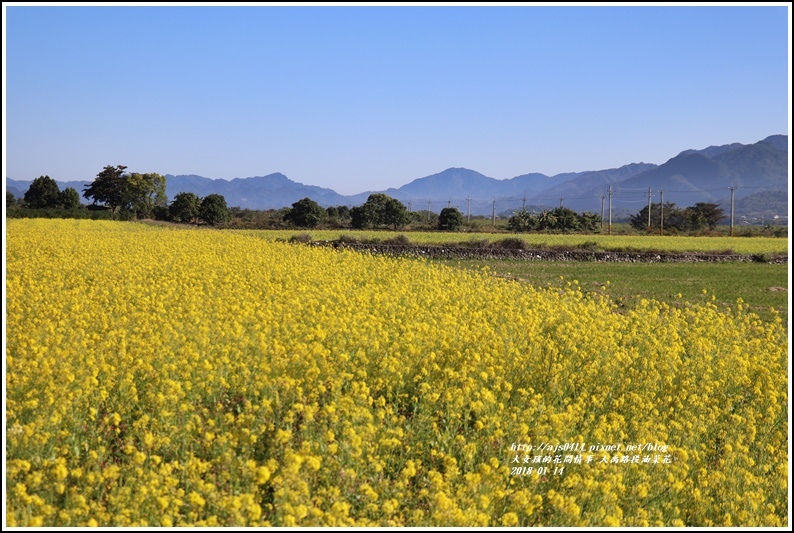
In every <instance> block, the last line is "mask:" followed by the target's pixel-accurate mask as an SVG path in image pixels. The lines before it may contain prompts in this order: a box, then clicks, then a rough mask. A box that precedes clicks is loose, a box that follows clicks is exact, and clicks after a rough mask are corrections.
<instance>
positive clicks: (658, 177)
mask: <svg viewBox="0 0 794 533" xmlns="http://www.w3.org/2000/svg"><path fill="white" fill-rule="evenodd" d="M789 181H790V177H789V172H788V136H787V135H770V136H768V137H766V138H765V139H763V140H761V141H758V142H756V143H753V144H741V143H731V144H727V145H721V146H709V147H707V148H704V149H690V150H684V151H682V152H680V153H678V154H677V155H676V156H674V157H672V158H670V159H669V160H668V161H666V162H665V163H663V164H661V165H656V164H653V163H629V164H626V165H623V166H620V167H617V168H612V169H603V170H590V171H583V172H568V173H560V174H556V175H554V176H547V175H545V174H541V173H537V172H534V173H527V174H522V175H519V176H515V177H513V178H508V179H502V180H499V179H495V178H492V177H489V176H486V175H484V174H481V173H480V172H477V171H476V170H472V169H467V168H462V167H449V168H447V169H445V170H443V171H441V172H438V173H436V174H431V175H429V176H424V177H421V178H416V179H414V180H411V181H409V182H408V183H405V184H403V185H402V186H400V187H397V188H389V189H386V190H385V191H366V192H362V193H358V194H354V195H342V194H339V193H337V192H336V191H334V190H333V189H330V188H325V187H319V186H316V185H307V184H303V183H299V182H296V181H293V180H291V179H290V178H288V177H287V176H286V175H284V174H282V173H280V172H275V173H271V174H267V175H263V176H253V177H248V178H234V179H232V180H223V179H212V178H207V177H204V176H199V175H196V174H187V175H172V174H166V195H167V196H168V198H169V200H173V198H174V196H176V194H178V193H180V192H192V193H194V194H197V195H198V196H206V195H208V194H221V195H223V196H224V197H225V198H226V201H227V204H228V205H230V206H238V207H241V208H248V209H279V208H283V207H289V206H290V205H292V204H293V203H295V202H297V201H298V200H300V199H302V198H306V197H308V198H311V199H313V200H315V201H316V202H318V203H320V204H321V205H323V206H332V205H349V206H352V205H359V204H361V203H363V202H364V201H366V199H367V197H368V196H369V194H371V193H372V192H383V193H385V194H388V195H389V196H392V197H394V198H397V199H398V200H400V201H402V202H404V203H407V204H409V205H410V207H411V209H413V210H421V209H427V208H428V207H429V208H430V209H431V210H433V211H436V212H438V211H440V209H441V208H442V207H446V206H447V205H450V206H452V205H454V206H455V207H458V208H459V209H460V210H461V211H463V212H464V214H466V213H467V212H470V213H471V214H488V215H490V214H492V212H493V210H494V209H495V208H496V205H495V203H498V211H499V212H506V211H509V210H511V209H520V208H521V207H522V206H525V205H533V206H547V207H556V206H557V205H560V204H564V205H565V206H566V207H571V208H573V209H575V210H579V211H584V210H589V211H593V212H595V211H597V210H598V209H599V208H600V206H601V205H602V204H603V198H604V197H605V196H606V195H607V191H608V190H609V189H608V188H609V187H610V186H611V187H612V191H613V198H612V200H613V204H614V203H617V204H618V205H617V207H621V205H620V204H621V202H622V203H624V204H626V205H624V206H623V207H629V206H628V205H627V204H638V207H637V210H639V209H641V207H642V203H640V200H641V196H643V195H644V196H645V197H646V200H645V201H644V202H645V203H646V204H647V190H648V188H649V187H650V189H651V191H652V196H653V195H655V196H656V198H655V199H653V201H656V202H658V201H659V197H660V194H659V193H658V191H660V190H665V191H666V195H665V201H673V202H676V203H677V204H678V205H692V204H694V203H696V202H698V201H709V202H716V201H720V199H723V198H724V197H725V193H726V192H727V191H728V190H729V188H730V187H731V186H733V187H736V188H737V189H736V194H737V197H740V196H747V195H749V194H753V193H756V192H759V191H761V190H767V191H783V190H785V191H787V190H788V183H789ZM31 182H32V180H29V181H23V180H13V179H10V178H6V189H7V191H9V192H11V193H12V194H14V195H15V196H17V197H21V196H23V195H24V192H25V191H26V190H27V188H28V187H29V186H30V183H31ZM56 183H58V185H59V187H60V188H61V189H64V188H66V187H74V188H75V189H77V190H78V192H79V193H80V194H81V196H82V192H83V189H84V188H85V187H86V186H88V185H89V184H90V183H91V182H90V181H71V182H59V181H57V180H56ZM654 193H655V194H654ZM630 207H631V208H633V207H635V206H634V205H631V206H630Z"/></svg>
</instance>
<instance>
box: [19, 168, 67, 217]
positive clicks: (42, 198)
mask: <svg viewBox="0 0 794 533" xmlns="http://www.w3.org/2000/svg"><path fill="white" fill-rule="evenodd" d="M60 201H61V190H60V189H59V188H58V184H57V183H55V180H54V179H52V178H51V177H49V176H39V177H38V178H36V179H35V180H33V183H31V184H30V188H29V189H28V190H27V192H26V193H25V205H26V206H27V207H29V208H31V209H47V208H51V207H58V206H59V205H60Z"/></svg>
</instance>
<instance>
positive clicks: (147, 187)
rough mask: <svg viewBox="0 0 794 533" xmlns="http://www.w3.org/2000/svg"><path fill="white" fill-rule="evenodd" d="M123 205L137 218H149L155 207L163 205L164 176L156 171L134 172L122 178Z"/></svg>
mask: <svg viewBox="0 0 794 533" xmlns="http://www.w3.org/2000/svg"><path fill="white" fill-rule="evenodd" d="M123 187H124V197H125V198H124V199H125V207H126V208H127V209H129V210H130V211H132V212H133V213H135V216H136V217H138V218H151V217H152V216H153V215H154V208H155V207H165V206H166V205H167V204H168V197H167V196H166V195H165V176H161V175H160V174H157V173H156V172H150V173H148V174H138V173H137V172H134V173H132V174H130V175H129V176H126V177H125V179H124V184H123Z"/></svg>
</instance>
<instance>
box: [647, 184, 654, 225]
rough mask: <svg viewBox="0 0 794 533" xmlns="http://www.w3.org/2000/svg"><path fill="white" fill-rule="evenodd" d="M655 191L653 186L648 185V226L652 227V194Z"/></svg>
mask: <svg viewBox="0 0 794 533" xmlns="http://www.w3.org/2000/svg"><path fill="white" fill-rule="evenodd" d="M652 195H653V193H652V192H651V188H650V187H648V228H650V227H651V196H652Z"/></svg>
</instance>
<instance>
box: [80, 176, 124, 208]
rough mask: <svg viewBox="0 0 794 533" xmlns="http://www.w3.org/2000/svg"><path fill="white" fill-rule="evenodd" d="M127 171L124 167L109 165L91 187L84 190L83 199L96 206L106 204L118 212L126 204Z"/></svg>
mask: <svg viewBox="0 0 794 533" xmlns="http://www.w3.org/2000/svg"><path fill="white" fill-rule="evenodd" d="M126 169H127V167H126V166H124V165H117V166H116V167H113V166H111V165H107V166H106V167H105V168H104V169H102V172H100V173H99V174H97V176H96V178H95V179H94V181H93V182H91V185H89V186H88V187H86V188H85V189H83V197H84V198H86V199H87V200H91V201H92V202H93V203H94V204H96V203H100V204H105V205H107V206H108V207H110V209H111V210H112V211H114V212H115V211H117V210H118V209H119V208H120V207H122V206H124V204H125V202H126V195H125V191H124V177H123V176H124V171H125V170H126Z"/></svg>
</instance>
